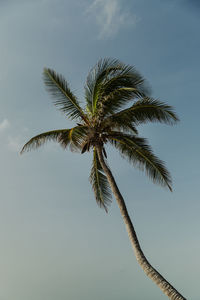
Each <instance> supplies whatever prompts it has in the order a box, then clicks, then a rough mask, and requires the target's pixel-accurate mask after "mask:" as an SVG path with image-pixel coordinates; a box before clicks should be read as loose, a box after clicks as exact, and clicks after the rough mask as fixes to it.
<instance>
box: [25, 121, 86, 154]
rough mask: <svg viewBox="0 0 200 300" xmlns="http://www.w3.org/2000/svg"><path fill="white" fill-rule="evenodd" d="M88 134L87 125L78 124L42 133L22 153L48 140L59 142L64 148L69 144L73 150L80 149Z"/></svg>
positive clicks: (28, 143)
mask: <svg viewBox="0 0 200 300" xmlns="http://www.w3.org/2000/svg"><path fill="white" fill-rule="evenodd" d="M85 136H86V127H84V126H82V127H81V126H77V127H74V128H71V129H58V130H52V131H48V132H44V133H41V134H39V135H36V136H34V137H33V138H31V139H30V140H29V141H28V142H27V143H26V144H25V145H24V146H23V148H22V150H21V152H20V153H21V154H22V153H24V152H26V151H30V150H35V149H37V148H39V147H40V146H42V145H44V144H45V143H47V142H48V141H54V142H57V143H59V144H60V145H61V146H62V147H63V148H64V149H66V148H67V147H68V146H69V147H70V150H71V151H74V150H80V149H81V144H82V143H83V141H84V139H85Z"/></svg>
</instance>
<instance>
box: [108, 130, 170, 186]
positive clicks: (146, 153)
mask: <svg viewBox="0 0 200 300" xmlns="http://www.w3.org/2000/svg"><path fill="white" fill-rule="evenodd" d="M109 140H110V142H111V144H112V145H113V146H115V147H116V148H117V149H118V150H119V152H120V154H121V155H122V156H123V157H124V158H126V159H128V160H129V161H130V162H131V163H133V164H134V165H135V166H136V167H138V168H139V169H141V170H142V171H144V170H145V171H146V174H147V175H148V176H149V177H150V179H151V180H152V181H153V182H155V183H159V184H160V185H162V186H165V187H168V188H169V190H170V191H172V187H171V185H172V181H171V176H170V174H169V172H168V170H167V169H166V167H165V165H164V163H163V162H162V161H161V160H160V159H159V158H158V157H156V156H155V155H154V154H153V152H152V149H151V147H150V146H149V145H148V143H147V140H146V139H144V138H141V137H138V136H135V135H129V134H123V133H120V132H113V133H110V136H109Z"/></svg>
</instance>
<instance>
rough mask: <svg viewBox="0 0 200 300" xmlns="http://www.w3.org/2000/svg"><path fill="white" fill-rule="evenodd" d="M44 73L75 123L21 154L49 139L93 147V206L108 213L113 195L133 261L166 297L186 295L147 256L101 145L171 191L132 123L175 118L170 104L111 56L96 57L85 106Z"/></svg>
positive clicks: (169, 121) (82, 147) (37, 138)
mask: <svg viewBox="0 0 200 300" xmlns="http://www.w3.org/2000/svg"><path fill="white" fill-rule="evenodd" d="M43 75H44V83H45V85H46V88H47V90H48V91H49V92H50V94H51V95H52V96H53V99H54V104H55V105H56V106H57V107H58V108H59V109H60V110H61V111H62V112H63V113H64V114H65V115H66V116H67V117H68V118H69V119H71V120H76V122H77V123H76V126H74V127H72V128H70V129H59V130H53V131H48V132H44V133H41V134H39V135H37V136H35V137H33V138H31V139H30V140H29V141H28V142H27V143H26V144H25V145H24V147H23V148H22V151H21V153H23V152H25V151H29V150H32V149H36V148H38V147H40V146H42V145H43V144H45V143H46V142H47V141H50V140H52V141H55V142H58V143H59V144H60V145H61V146H62V147H63V148H64V149H67V148H69V149H70V150H72V151H79V152H80V153H82V154H83V153H84V152H85V151H90V150H92V151H93V161H92V169H91V174H90V182H91V184H92V188H93V191H94V194H95V197H96V201H97V204H98V205H99V206H100V207H102V208H104V209H105V211H106V212H107V209H108V205H109V204H110V202H111V197H112V193H113V194H114V196H115V198H116V201H117V204H118V206H119V209H120V212H121V215H122V218H123V220H124V223H125V226H126V229H127V232H128V236H129V238H130V241H131V244H132V247H133V250H134V252H135V256H136V259H137V261H138V263H139V264H140V266H141V267H142V269H143V270H144V272H145V273H146V274H147V276H148V277H150V278H151V279H152V280H153V281H154V282H155V283H156V284H157V285H158V286H159V287H160V289H161V290H162V291H163V293H164V294H165V295H167V296H168V297H169V298H170V299H176V300H179V299H186V298H184V297H183V296H182V295H181V294H180V293H179V292H178V291H177V290H176V289H175V288H174V287H173V286H172V285H171V284H170V283H169V282H168V281H166V280H165V278H164V277H163V276H162V275H161V274H160V273H159V272H158V271H157V270H156V269H155V268H153V267H152V266H151V264H150V263H149V262H148V260H147V259H146V257H145V255H144V253H143V251H142V249H141V247H140V244H139V241H138V238H137V235H136V232H135V229H134V227H133V224H132V222H131V219H130V217H129V214H128V211H127V208H126V205H125V201H124V199H123V197H122V195H121V193H120V191H119V188H118V186H117V184H116V181H115V179H114V177H113V174H112V172H111V170H110V168H109V166H108V163H107V154H106V150H105V145H106V144H111V145H112V146H114V147H115V148H116V149H117V150H118V151H119V153H120V154H121V155H122V156H123V157H124V158H127V159H128V160H129V161H130V162H132V163H133V164H134V166H136V167H139V168H140V169H142V170H145V171H146V174H147V175H148V176H149V177H150V178H151V179H152V180H153V182H155V183H159V184H161V185H162V186H165V187H167V188H169V190H170V191H171V190H172V188H171V184H172V182H171V177H170V174H169V172H168V171H167V169H166V167H165V165H164V163H163V162H162V161H161V160H159V159H158V158H157V157H156V156H155V155H154V153H153V152H152V149H151V147H150V146H149V145H148V143H147V140H146V139H144V138H142V137H139V136H138V131H137V129H136V126H137V125H139V124H143V123H147V122H162V123H166V124H173V123H175V122H177V121H178V117H177V116H176V114H175V113H174V111H173V109H172V107H171V106H169V105H166V104H165V103H163V102H160V101H159V100H155V99H153V98H151V97H150V93H149V90H148V88H146V84H145V80H144V79H143V77H142V76H141V75H140V74H139V73H138V72H137V71H136V70H135V68H134V67H131V66H129V65H125V64H123V63H121V62H120V61H118V60H114V59H101V60H100V61H99V62H98V63H97V64H96V65H95V67H94V68H93V69H92V70H91V71H90V72H89V75H88V77H87V81H86V85H85V100H86V106H85V108H84V109H83V108H82V107H81V106H80V104H79V102H78V100H77V98H76V96H75V95H74V94H73V93H72V91H71V90H70V88H69V85H68V83H67V82H66V80H65V79H64V77H63V76H62V75H60V74H58V73H56V72H55V71H54V70H52V69H49V68H45V69H44V73H43ZM129 103H130V104H129ZM128 104H129V105H128Z"/></svg>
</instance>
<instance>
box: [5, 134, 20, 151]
mask: <svg viewBox="0 0 200 300" xmlns="http://www.w3.org/2000/svg"><path fill="white" fill-rule="evenodd" d="M8 148H9V149H10V150H11V151H14V152H20V150H21V148H22V141H21V138H20V137H11V136H9V137H8Z"/></svg>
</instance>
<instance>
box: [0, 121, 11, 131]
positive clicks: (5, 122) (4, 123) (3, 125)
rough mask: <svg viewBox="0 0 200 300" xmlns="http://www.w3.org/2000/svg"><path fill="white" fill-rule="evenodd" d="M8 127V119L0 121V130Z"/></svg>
mask: <svg viewBox="0 0 200 300" xmlns="http://www.w3.org/2000/svg"><path fill="white" fill-rule="evenodd" d="M8 127H10V122H9V121H8V119H4V120H3V121H2V122H1V123H0V132H2V131H4V130H5V129H6V128H8Z"/></svg>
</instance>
